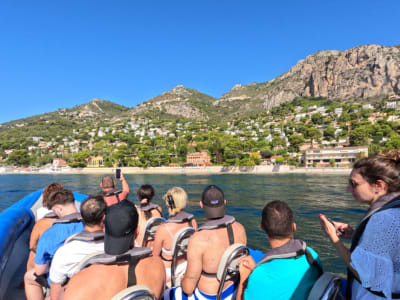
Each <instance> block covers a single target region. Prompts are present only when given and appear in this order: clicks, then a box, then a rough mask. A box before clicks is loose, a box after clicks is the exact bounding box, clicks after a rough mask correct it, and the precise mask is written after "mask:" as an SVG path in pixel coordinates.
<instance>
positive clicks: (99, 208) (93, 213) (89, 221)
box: [81, 195, 107, 226]
mask: <svg viewBox="0 0 400 300" xmlns="http://www.w3.org/2000/svg"><path fill="white" fill-rule="evenodd" d="M106 209H107V204H106V202H105V201H104V198H103V196H101V195H97V196H89V197H88V198H86V199H85V200H84V201H82V203H81V215H82V223H83V224H84V225H88V226H94V225H100V224H101V221H102V220H103V217H104V214H105V213H106Z"/></svg>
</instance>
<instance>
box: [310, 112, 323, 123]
mask: <svg viewBox="0 0 400 300" xmlns="http://www.w3.org/2000/svg"><path fill="white" fill-rule="evenodd" d="M311 121H312V122H313V123H314V124H318V125H321V124H322V115H321V113H319V112H317V113H315V114H312V116H311Z"/></svg>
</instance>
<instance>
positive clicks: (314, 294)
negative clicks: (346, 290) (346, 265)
mask: <svg viewBox="0 0 400 300" xmlns="http://www.w3.org/2000/svg"><path fill="white" fill-rule="evenodd" d="M341 286H342V282H341V280H340V277H338V276H336V275H334V274H332V273H329V272H325V273H323V274H322V275H321V276H320V277H319V278H318V280H317V281H316V282H315V284H314V286H313V287H312V289H311V291H310V294H309V295H308V297H307V300H334V299H336V297H337V296H338V294H339V292H340V288H341Z"/></svg>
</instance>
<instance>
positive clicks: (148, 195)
mask: <svg viewBox="0 0 400 300" xmlns="http://www.w3.org/2000/svg"><path fill="white" fill-rule="evenodd" d="M136 195H137V197H138V199H139V201H140V202H141V201H142V200H143V199H147V201H146V202H145V203H143V204H142V203H140V206H144V205H147V204H149V203H150V202H151V200H152V199H153V197H154V195H155V191H154V188H153V187H152V186H151V185H150V184H144V185H142V186H141V187H140V188H139V189H138V190H137V192H136Z"/></svg>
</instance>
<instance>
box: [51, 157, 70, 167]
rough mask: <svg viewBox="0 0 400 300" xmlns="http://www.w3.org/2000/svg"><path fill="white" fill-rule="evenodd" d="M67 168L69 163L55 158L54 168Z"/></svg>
mask: <svg viewBox="0 0 400 300" xmlns="http://www.w3.org/2000/svg"><path fill="white" fill-rule="evenodd" d="M66 166H67V162H66V161H65V160H63V159H62V158H54V159H53V167H56V168H62V167H66Z"/></svg>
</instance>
